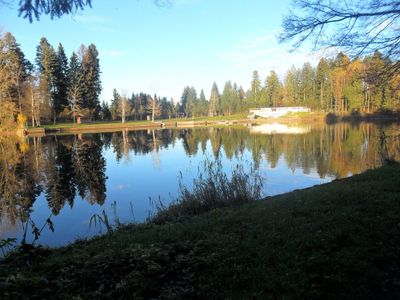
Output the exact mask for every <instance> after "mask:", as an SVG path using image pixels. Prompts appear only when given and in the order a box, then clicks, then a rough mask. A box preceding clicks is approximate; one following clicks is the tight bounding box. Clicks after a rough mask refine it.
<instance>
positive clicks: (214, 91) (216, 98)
mask: <svg viewBox="0 0 400 300" xmlns="http://www.w3.org/2000/svg"><path fill="white" fill-rule="evenodd" d="M219 105H220V95H219V92H218V87H217V84H216V83H215V82H214V83H213V85H212V88H211V95H210V101H209V103H208V116H210V117H213V116H216V115H217V114H218V108H219Z"/></svg>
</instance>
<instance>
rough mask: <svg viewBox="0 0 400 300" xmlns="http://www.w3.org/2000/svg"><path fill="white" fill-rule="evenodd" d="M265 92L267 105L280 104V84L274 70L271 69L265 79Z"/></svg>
mask: <svg viewBox="0 0 400 300" xmlns="http://www.w3.org/2000/svg"><path fill="white" fill-rule="evenodd" d="M265 94H266V100H267V103H266V104H267V106H281V105H282V97H281V95H282V86H281V82H280V81H279V78H278V75H277V74H276V72H275V71H271V72H270V74H269V75H268V76H267V78H266V80H265Z"/></svg>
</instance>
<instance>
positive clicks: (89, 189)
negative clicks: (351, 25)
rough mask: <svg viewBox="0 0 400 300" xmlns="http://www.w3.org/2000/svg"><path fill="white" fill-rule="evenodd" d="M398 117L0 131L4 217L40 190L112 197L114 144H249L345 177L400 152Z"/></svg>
mask: <svg viewBox="0 0 400 300" xmlns="http://www.w3.org/2000/svg"><path fill="white" fill-rule="evenodd" d="M398 128H399V127H398V125H391V126H380V125H376V124H371V123H361V124H358V125H351V124H346V123H339V124H336V125H333V126H321V127H319V128H315V129H313V130H311V132H309V133H307V134H298V135H295V134H292V135H288V134H275V135H262V134H249V130H248V129H247V128H230V127H227V128H193V129H184V130H149V131H130V132H128V131H123V132H117V133H104V134H84V135H75V136H46V137H43V138H38V137H32V138H29V140H28V141H29V143H28V144H27V143H26V142H25V141H24V140H20V139H18V138H11V137H7V138H1V137H0V222H1V220H2V219H3V218H5V217H6V218H7V220H8V221H9V222H10V223H12V224H15V222H16V221H17V220H18V219H21V220H22V221H26V220H27V218H28V216H29V211H30V208H31V207H32V205H33V203H34V201H35V199H36V198H37V197H38V195H40V193H41V192H42V191H45V197H46V199H47V201H48V205H49V207H50V208H51V210H52V213H53V214H58V213H59V212H60V211H61V209H62V208H63V207H64V205H65V204H66V203H68V204H69V205H70V206H71V207H72V206H73V204H74V199H75V196H76V194H78V195H79V196H80V197H82V198H83V199H86V200H87V201H88V202H90V203H92V204H93V203H99V204H103V203H104V201H105V197H106V194H105V193H106V184H105V180H106V175H105V168H106V167H105V164H106V162H105V159H104V157H103V155H102V150H103V148H107V149H108V148H111V149H112V150H113V151H114V152H115V154H116V159H117V160H121V159H122V158H123V159H125V160H127V161H129V155H130V154H131V153H134V154H135V155H138V154H151V155H152V158H153V162H154V165H155V166H156V167H157V165H158V164H159V157H158V153H159V151H160V150H161V149H166V148H168V147H171V145H174V144H175V143H177V142H178V143H181V144H182V146H183V148H184V150H185V152H186V154H187V155H188V156H195V155H197V154H198V153H199V152H200V151H201V153H205V152H206V148H207V146H210V147H211V148H210V149H211V151H212V153H213V154H214V155H215V156H216V157H217V156H218V155H220V154H221V153H223V154H224V155H225V156H226V157H227V158H228V159H233V158H235V157H241V156H242V155H243V153H244V152H245V150H247V151H249V152H250V154H251V157H252V158H253V160H254V165H255V166H259V165H260V164H261V162H263V161H265V162H267V163H268V164H269V166H270V167H272V168H274V167H275V166H277V164H278V161H279V159H283V161H284V162H285V163H286V165H287V166H288V168H290V169H291V170H293V171H294V170H296V169H302V170H303V172H304V173H310V172H311V171H312V170H313V169H314V170H316V171H317V173H318V174H319V176H320V177H325V176H330V175H333V176H337V177H344V176H348V175H349V174H354V173H359V172H362V171H364V170H366V169H368V168H373V167H376V166H379V165H380V164H381V163H382V157H385V158H391V159H396V160H400V136H399V135H398Z"/></svg>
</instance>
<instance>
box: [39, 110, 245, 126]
mask: <svg viewBox="0 0 400 300" xmlns="http://www.w3.org/2000/svg"><path fill="white" fill-rule="evenodd" d="M246 118H247V114H244V113H243V114H235V115H231V116H217V117H195V118H179V119H162V120H156V121H155V122H157V123H159V122H168V123H170V122H190V121H196V122H203V121H225V120H226V121H231V120H241V119H246ZM152 124H154V123H153V122H151V121H147V120H146V121H127V122H125V123H124V125H127V126H134V125H137V126H144V125H152ZM121 125H122V123H121V121H112V122H93V123H84V124H74V123H70V122H69V123H57V124H46V125H43V126H42V127H43V128H46V129H59V128H80V127H85V128H96V127H100V126H101V127H104V126H110V127H113V126H115V127H120V126H121Z"/></svg>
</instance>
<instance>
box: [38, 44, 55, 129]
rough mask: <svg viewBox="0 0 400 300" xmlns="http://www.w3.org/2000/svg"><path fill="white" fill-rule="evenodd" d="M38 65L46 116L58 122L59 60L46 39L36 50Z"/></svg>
mask: <svg viewBox="0 0 400 300" xmlns="http://www.w3.org/2000/svg"><path fill="white" fill-rule="evenodd" d="M36 65H37V68H38V72H39V74H40V75H39V76H40V93H41V98H42V99H43V102H44V103H43V104H44V107H43V112H44V116H46V117H48V118H53V121H54V122H56V117H57V114H56V105H55V98H56V94H57V89H56V86H57V85H56V75H55V74H56V70H57V68H58V67H57V66H58V59H57V55H56V52H55V51H54V48H53V47H52V46H51V45H50V44H49V42H48V41H47V39H46V38H41V40H40V43H39V46H38V47H37V48H36Z"/></svg>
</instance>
